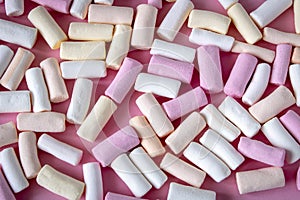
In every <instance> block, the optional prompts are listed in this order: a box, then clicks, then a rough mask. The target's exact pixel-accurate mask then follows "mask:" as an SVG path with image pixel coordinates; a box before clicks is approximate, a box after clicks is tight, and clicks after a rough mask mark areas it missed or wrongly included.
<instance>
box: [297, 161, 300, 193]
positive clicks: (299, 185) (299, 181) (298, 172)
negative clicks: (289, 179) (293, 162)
mask: <svg viewBox="0 0 300 200" xmlns="http://www.w3.org/2000/svg"><path fill="white" fill-rule="evenodd" d="M296 179H297V180H296V185H297V189H298V190H300V166H299V168H298V171H297V177H296Z"/></svg>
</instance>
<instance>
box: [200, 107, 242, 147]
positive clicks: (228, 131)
mask: <svg viewBox="0 0 300 200" xmlns="http://www.w3.org/2000/svg"><path fill="white" fill-rule="evenodd" d="M200 114H201V115H202V116H203V117H204V119H205V121H206V123H207V125H208V126H209V127H210V128H211V129H212V130H214V131H216V132H217V133H219V134H220V135H221V136H223V137H224V138H225V139H226V140H228V141H229V142H232V141H234V140H235V139H236V138H237V137H238V136H239V135H240V134H241V131H240V129H238V128H237V127H236V126H234V125H233V124H232V123H231V122H230V121H228V120H227V119H226V118H225V117H224V116H223V115H222V113H221V112H220V111H219V110H218V109H217V108H216V107H215V106H214V105H213V104H208V105H207V106H205V107H204V108H203V109H202V110H201V111H200Z"/></svg>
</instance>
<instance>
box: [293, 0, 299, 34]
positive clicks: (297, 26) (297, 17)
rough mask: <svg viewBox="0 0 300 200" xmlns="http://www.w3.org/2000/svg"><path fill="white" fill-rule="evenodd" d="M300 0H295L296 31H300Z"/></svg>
mask: <svg viewBox="0 0 300 200" xmlns="http://www.w3.org/2000/svg"><path fill="white" fill-rule="evenodd" d="M299 10H300V1H299V0H294V23H295V30H296V33H298V34H299V33H300V11H299Z"/></svg>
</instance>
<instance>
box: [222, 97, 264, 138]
mask: <svg viewBox="0 0 300 200" xmlns="http://www.w3.org/2000/svg"><path fill="white" fill-rule="evenodd" d="M268 106H270V105H268ZM218 109H219V110H220V111H221V113H222V114H223V115H224V116H225V117H226V118H227V119H229V120H230V121H231V122H232V123H233V124H234V125H236V126H237V127H238V128H239V129H240V130H241V131H242V132H243V133H244V134H245V135H246V136H247V137H250V138H251V137H253V136H254V135H256V134H257V133H258V131H259V129H260V128H261V125H260V124H259V123H258V122H257V121H256V120H255V119H254V118H253V117H252V116H251V115H250V113H249V112H248V111H247V110H246V109H245V108H244V107H243V106H242V105H240V104H239V103H238V102H237V101H236V100H235V99H234V98H232V97H229V96H228V97H226V98H225V99H224V101H223V102H222V103H221V105H220V106H219V107H218Z"/></svg>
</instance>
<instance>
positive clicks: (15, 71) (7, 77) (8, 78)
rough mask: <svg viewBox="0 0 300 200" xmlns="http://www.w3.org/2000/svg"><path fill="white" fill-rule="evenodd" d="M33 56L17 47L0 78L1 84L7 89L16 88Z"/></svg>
mask: <svg viewBox="0 0 300 200" xmlns="http://www.w3.org/2000/svg"><path fill="white" fill-rule="evenodd" d="M20 34H21V33H20ZM34 58H35V56H34V55H33V53H31V52H30V51H28V50H26V49H23V48H21V47H19V48H18V50H17V52H16V54H15V56H14V57H13V59H12V61H11V62H10V64H9V66H8V67H7V70H6V71H5V73H4V74H3V76H2V78H1V85H2V86H3V87H5V88H7V89H9V90H16V89H17V88H18V87H19V85H20V83H21V81H22V79H23V77H24V75H25V71H26V70H27V69H28V68H29V66H30V65H31V63H32V61H33V60H34Z"/></svg>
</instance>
